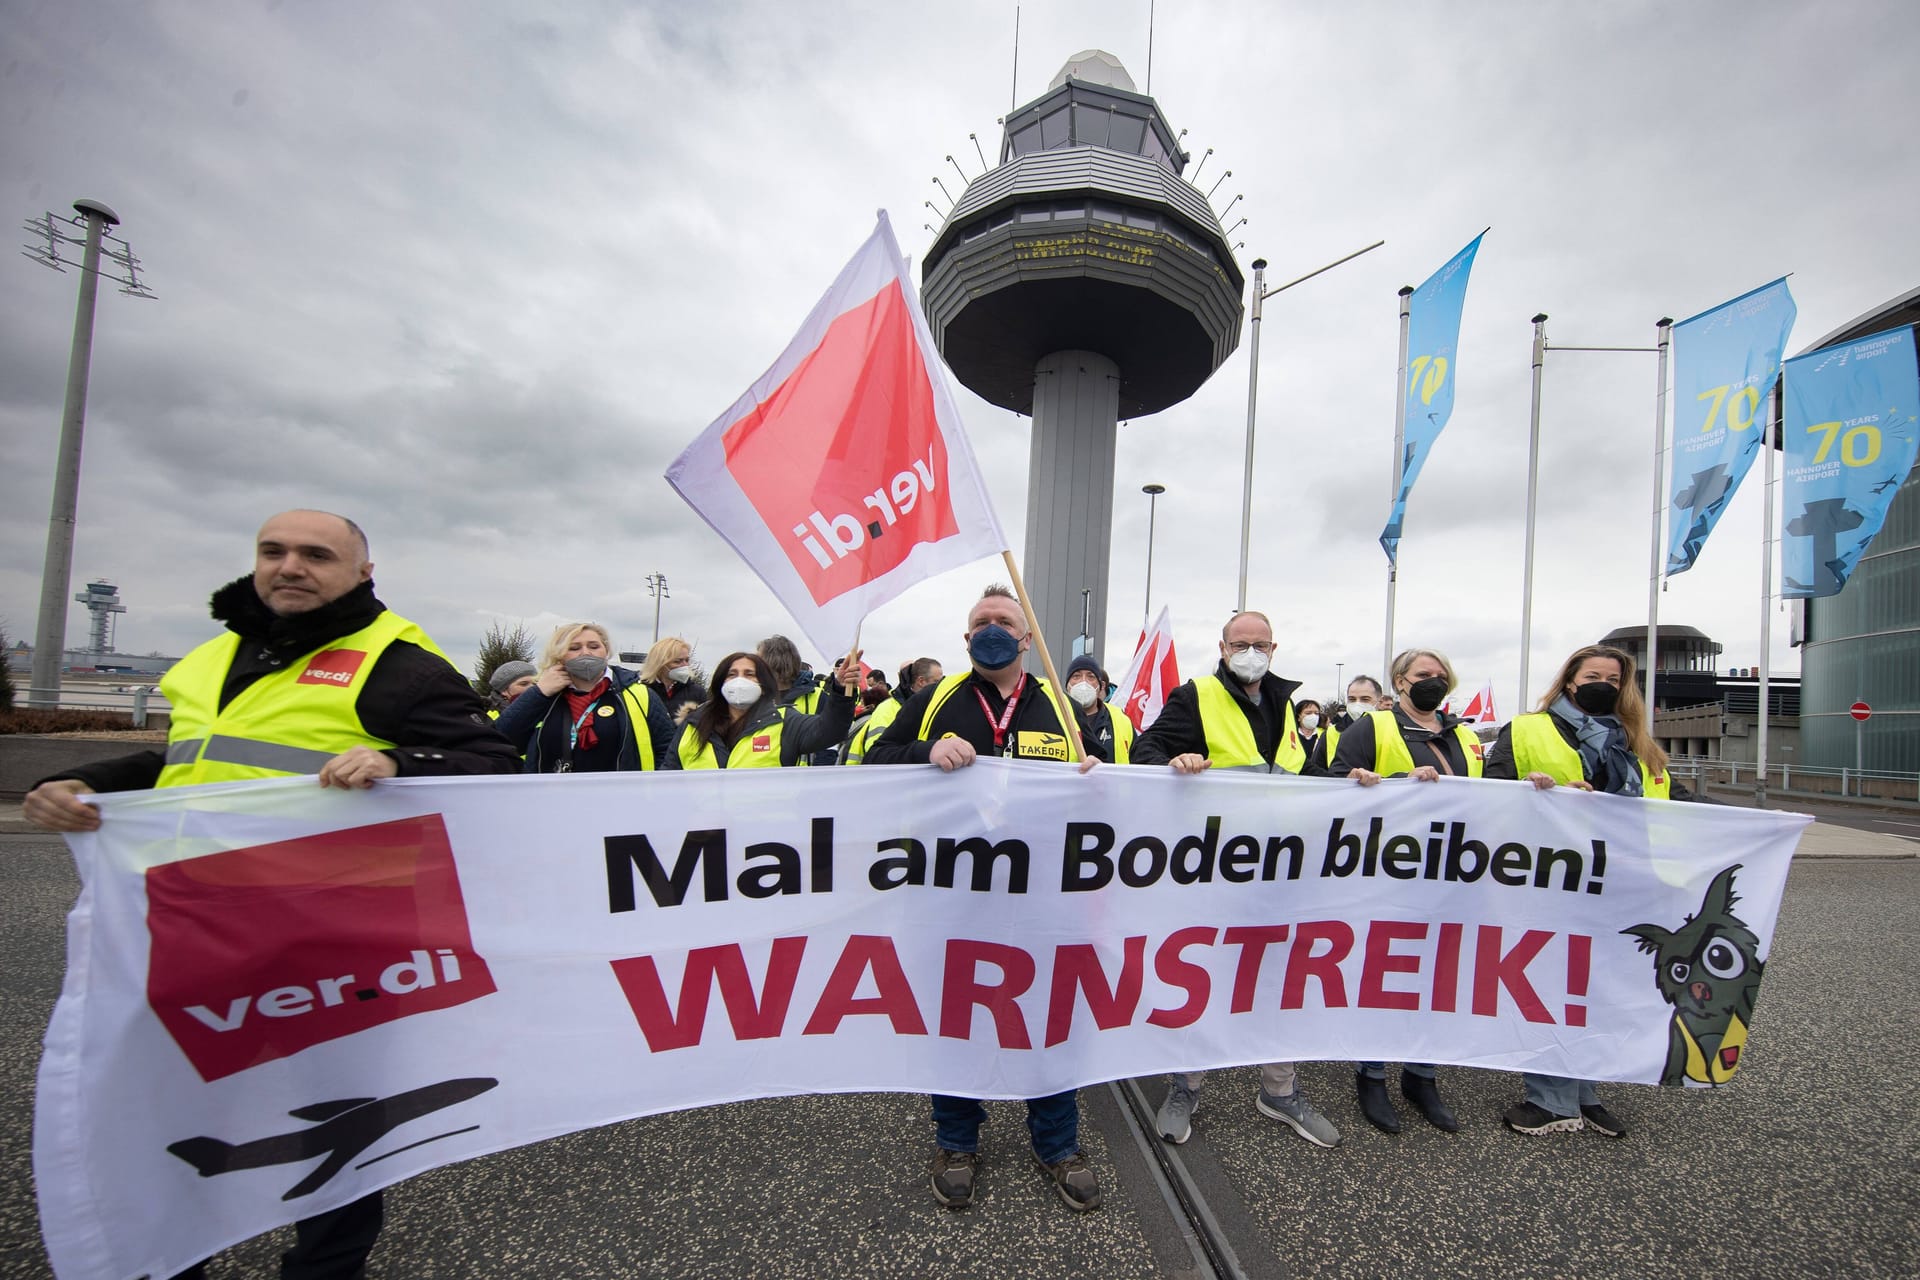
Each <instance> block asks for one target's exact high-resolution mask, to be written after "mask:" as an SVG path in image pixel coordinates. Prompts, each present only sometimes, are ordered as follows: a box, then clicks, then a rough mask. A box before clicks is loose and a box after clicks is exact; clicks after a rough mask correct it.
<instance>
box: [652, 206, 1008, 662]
mask: <svg viewBox="0 0 1920 1280" xmlns="http://www.w3.org/2000/svg"><path fill="white" fill-rule="evenodd" d="M667 481H668V483H670V484H671V485H673V487H674V489H675V490H677V491H678V492H679V494H680V496H681V497H682V498H684V499H685V500H686V502H687V505H689V506H691V507H692V508H693V509H694V510H695V511H697V512H699V513H700V517H701V519H703V520H705V521H706V522H707V523H708V524H710V525H712V526H713V529H714V532H716V533H718V534H719V535H720V536H721V537H722V538H725V539H726V540H727V543H728V545H730V546H731V547H732V548H733V549H734V550H735V551H737V552H738V553H739V554H740V557H741V558H742V559H743V560H745V561H746V562H747V564H748V565H749V566H751V567H752V569H753V571H754V572H755V573H757V574H758V575H760V580H761V581H762V582H765V583H766V584H767V586H769V587H771V588H772V589H773V593H774V594H775V595H776V596H778V597H779V598H780V602H781V603H782V604H783V605H785V606H786V608H787V611H788V612H789V613H791V614H792V615H793V618H794V621H795V622H796V623H797V624H798V625H799V627H800V629H801V630H802V631H803V632H805V633H806V635H807V638H808V639H810V640H811V641H813V643H814V644H815V645H816V646H818V647H819V648H820V649H821V650H822V651H823V652H826V653H844V652H845V651H846V649H847V647H848V644H849V642H850V641H851V640H852V639H853V636H854V632H855V631H856V629H857V628H858V627H859V625H860V620H861V619H862V618H863V617H865V616H866V615H867V614H868V613H870V612H871V611H872V610H874V609H876V608H878V607H879V606H880V605H882V604H885V603H886V602H887V601H889V600H891V599H893V598H894V597H895V596H897V595H899V594H900V593H901V592H903V591H905V590H906V589H907V588H908V587H910V586H912V585H914V584H915V583H916V582H919V581H921V580H923V579H925V578H930V577H932V576H933V575H935V574H937V573H942V572H944V571H946V570H948V569H952V568H956V567H957V566H959V565H963V564H966V563H967V562H968V561H971V560H977V559H979V558H980V557H982V556H988V555H992V554H994V553H995V552H998V551H1003V550H1005V549H1006V547H1007V545H1008V543H1007V539H1006V535H1005V534H1003V533H1002V532H1001V531H1000V522H999V520H998V518H997V517H996V516H995V515H994V512H993V505H992V503H991V502H990V501H989V500H988V498H987V489H986V485H985V484H984V483H983V482H982V481H981V478H980V469H979V467H978V465H977V464H976V463H975V461H974V457H973V449H972V447H971V446H970V445H969V444H968V443H967V437H966V432H965V430H964V429H963V427H962V425H961V422H960V410H959V407H958V405H957V404H956V403H955V401H954V398H953V393H952V392H951V391H950V390H949V389H948V387H947V381H946V374H945V371H944V369H943V368H942V366H941V363H940V356H939V353H938V352H937V351H936V350H935V348H934V344H933V335H932V333H931V331H930V330H929V329H928V328H927V321H926V317H925V316H924V315H923V314H922V313H921V310H920V299H919V295H918V294H916V293H915V292H914V289H913V286H912V284H911V283H910V282H909V281H908V279H907V276H906V270H905V263H904V261H903V260H902V259H901V256H900V246H899V245H898V244H897V243H896V242H895V241H894V238H893V228H892V226H891V225H890V224H889V223H888V222H887V215H886V214H885V212H884V211H883V212H882V213H881V214H880V215H879V225H878V226H876V227H875V228H874V232H873V234H872V235H871V236H869V237H868V238H867V242H866V243H865V244H863V245H861V246H860V250H859V252H857V253H855V254H854V255H853V260H852V261H851V262H849V263H847V266H846V269H845V270H843V271H842V272H841V273H840V277H839V279H837V280H835V281H834V282H833V285H832V287H830V288H829V289H828V290H827V292H826V294H825V296H824V297H822V298H821V299H820V301H819V302H818V303H817V304H816V305H815V306H814V308H813V311H812V312H811V313H810V314H809V315H808V316H807V319H806V323H804V324H802V325H801V326H800V332H799V333H798V334H796V335H795V336H794V339H793V341H792V342H791V343H790V344H789V345H788V346H787V349H786V350H785V351H783V352H781V353H780V358H779V359H778V360H775V361H774V362H773V366H772V367H771V368H769V369H768V370H767V371H766V372H765V373H763V374H761V375H760V377H759V379H758V380H757V381H755V382H754V384H753V385H752V386H751V387H749V388H747V391H746V394H744V395H742V396H741V397H740V398H739V399H738V400H736V401H735V402H734V403H733V405H732V407H730V408H729V409H728V410H727V411H726V412H725V413H723V414H721V415H720V416H719V417H718V418H716V419H715V420H714V422H713V424H712V425H711V426H709V427H708V428H707V429H706V430H705V431H703V432H701V433H700V437H699V439H697V440H695V441H694V442H693V443H692V444H690V445H688V446H687V449H686V451H685V452H684V453H682V454H681V455H680V456H679V457H678V458H676V459H674V461H673V465H672V466H670V467H668V468H667Z"/></svg>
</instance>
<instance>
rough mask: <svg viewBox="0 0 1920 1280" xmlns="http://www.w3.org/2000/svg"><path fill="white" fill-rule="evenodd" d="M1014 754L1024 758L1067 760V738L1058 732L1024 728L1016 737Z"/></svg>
mask: <svg viewBox="0 0 1920 1280" xmlns="http://www.w3.org/2000/svg"><path fill="white" fill-rule="evenodd" d="M1014 744H1015V750H1014V754H1015V755H1016V756H1018V757H1019V758H1020V759H1022V760H1065V759H1066V758H1067V740H1066V739H1065V738H1063V737H1061V736H1060V735H1059V734H1057V733H1040V732H1037V731H1036V730H1032V729H1022V730H1021V731H1020V733H1019V736H1018V737H1016V738H1015V739H1014Z"/></svg>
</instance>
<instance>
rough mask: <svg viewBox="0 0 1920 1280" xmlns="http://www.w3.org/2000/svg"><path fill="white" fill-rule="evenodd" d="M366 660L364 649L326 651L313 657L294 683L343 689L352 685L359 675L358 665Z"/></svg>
mask: <svg viewBox="0 0 1920 1280" xmlns="http://www.w3.org/2000/svg"><path fill="white" fill-rule="evenodd" d="M366 660H367V651H366V650H365V649H328V650H326V651H324V652H322V653H316V654H314V655H313V659H312V661H310V662H308V663H307V669H306V670H305V671H302V672H301V673H300V679H299V680H298V681H296V683H298V684H330V685H334V686H335V687H337V688H342V689H344V688H345V687H346V686H348V685H350V684H352V683H353V677H354V676H355V675H357V674H359V671H360V664H361V663H363V662H365V661H366Z"/></svg>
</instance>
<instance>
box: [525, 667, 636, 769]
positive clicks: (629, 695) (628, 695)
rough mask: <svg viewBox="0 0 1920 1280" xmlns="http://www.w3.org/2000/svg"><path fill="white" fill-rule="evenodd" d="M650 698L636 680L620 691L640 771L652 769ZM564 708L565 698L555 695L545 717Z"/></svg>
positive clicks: (542, 721) (536, 736) (536, 727)
mask: <svg viewBox="0 0 1920 1280" xmlns="http://www.w3.org/2000/svg"><path fill="white" fill-rule="evenodd" d="M563 692H564V691H563ZM521 696H522V697H525V696H526V695H525V694H522V695H521ZM600 696H601V697H603V698H604V697H606V696H607V695H606V694H604V693H603V694H601V695H600ZM652 697H653V695H651V694H649V693H648V692H647V686H646V685H644V684H642V683H641V682H640V681H638V680H635V681H634V682H633V683H632V684H630V685H627V686H626V687H625V688H623V689H621V690H620V698H621V700H622V701H624V702H625V703H626V704H627V739H628V741H630V742H632V743H633V745H634V748H635V749H636V750H637V751H638V752H639V753H640V767H641V768H642V769H651V768H653V767H654V766H653V734H652V733H650V732H648V730H647V707H648V705H649V704H650V703H651V702H652ZM566 706H567V700H566V698H565V697H563V696H560V695H555V697H554V700H553V704H552V706H549V707H548V708H547V716H550V715H552V714H553V711H554V707H558V708H560V710H561V712H562V713H563V714H564V713H565V711H566ZM547 716H541V717H540V721H539V723H538V724H536V725H534V726H533V736H532V739H531V740H532V741H534V742H538V741H540V731H541V730H542V729H544V728H546V727H547ZM561 723H563V724H564V723H567V722H566V721H564V720H563V721H562V722H561Z"/></svg>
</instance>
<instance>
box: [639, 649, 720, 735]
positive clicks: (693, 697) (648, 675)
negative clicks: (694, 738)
mask: <svg viewBox="0 0 1920 1280" xmlns="http://www.w3.org/2000/svg"><path fill="white" fill-rule="evenodd" d="M697 676H698V673H697V672H696V671H695V670H694V668H693V646H692V645H690V644H688V643H687V642H686V641H685V640H682V639H681V638H680V637H679V636H661V637H660V638H659V639H658V640H655V641H654V642H653V648H651V649H649V650H647V660H646V661H645V662H643V663H641V664H640V683H641V684H644V685H646V686H647V692H648V693H651V694H652V695H653V696H654V697H656V698H658V699H659V700H660V701H661V703H662V704H663V705H664V706H665V707H666V709H667V716H668V718H669V719H671V720H672V721H673V722H674V723H675V724H676V725H677V724H679V723H680V722H681V721H683V720H685V719H686V718H687V713H688V712H690V711H692V710H693V709H694V708H695V707H697V706H699V705H700V704H701V703H702V702H703V701H705V700H706V696H707V686H706V683H705V682H704V681H702V680H699V679H697V678H696V677H697Z"/></svg>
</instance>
